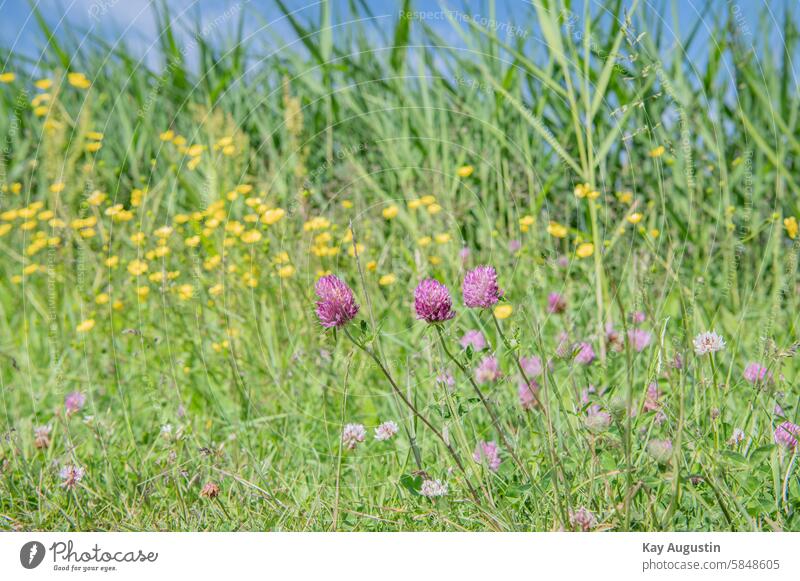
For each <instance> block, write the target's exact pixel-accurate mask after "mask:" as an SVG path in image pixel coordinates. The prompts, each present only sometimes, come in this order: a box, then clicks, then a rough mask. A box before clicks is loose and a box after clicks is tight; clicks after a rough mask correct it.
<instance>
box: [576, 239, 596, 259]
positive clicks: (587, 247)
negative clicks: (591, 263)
mask: <svg viewBox="0 0 800 581" xmlns="http://www.w3.org/2000/svg"><path fill="white" fill-rule="evenodd" d="M575 254H576V255H578V257H580V258H589V257H590V256H591V255H592V254H594V244H592V243H591V242H584V243H583V244H579V245H578V248H577V249H576V250H575Z"/></svg>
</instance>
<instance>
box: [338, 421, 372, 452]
mask: <svg viewBox="0 0 800 581" xmlns="http://www.w3.org/2000/svg"><path fill="white" fill-rule="evenodd" d="M366 437H367V430H366V429H364V426H363V425H362V424H347V425H346V426H345V427H344V430H342V444H344V445H345V448H347V449H348V450H353V449H355V447H356V446H358V445H359V443H361V442H363V441H364V438H366Z"/></svg>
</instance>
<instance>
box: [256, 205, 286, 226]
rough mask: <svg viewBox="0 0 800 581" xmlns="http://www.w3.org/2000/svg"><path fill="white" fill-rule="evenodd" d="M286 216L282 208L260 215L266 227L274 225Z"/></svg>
mask: <svg viewBox="0 0 800 581" xmlns="http://www.w3.org/2000/svg"><path fill="white" fill-rule="evenodd" d="M284 215H286V211H285V210H284V209H283V208H273V209H272V210H267V211H266V212H264V213H263V214H261V221H262V222H264V224H266V225H267V226H272V225H273V224H276V223H277V222H278V221H279V220H280V219H281V218H283V217H284Z"/></svg>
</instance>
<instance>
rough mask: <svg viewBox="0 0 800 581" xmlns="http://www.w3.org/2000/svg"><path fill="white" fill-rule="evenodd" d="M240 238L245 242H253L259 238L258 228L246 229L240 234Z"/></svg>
mask: <svg viewBox="0 0 800 581" xmlns="http://www.w3.org/2000/svg"><path fill="white" fill-rule="evenodd" d="M241 239H242V242H244V243H245V244H255V243H256V242H258V241H259V240H261V232H259V231H258V230H248V231H247V232H244V233H243V234H242V235H241Z"/></svg>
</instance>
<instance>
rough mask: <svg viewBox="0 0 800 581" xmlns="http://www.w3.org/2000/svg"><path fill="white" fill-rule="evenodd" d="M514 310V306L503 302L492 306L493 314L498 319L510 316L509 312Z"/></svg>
mask: <svg viewBox="0 0 800 581" xmlns="http://www.w3.org/2000/svg"><path fill="white" fill-rule="evenodd" d="M513 312H514V307H512V306H511V305H507V304H503V305H497V306H496V307H495V308H494V316H495V317H497V318H498V319H507V318H509V317H510V316H511V313H513Z"/></svg>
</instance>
